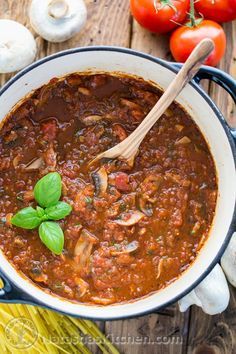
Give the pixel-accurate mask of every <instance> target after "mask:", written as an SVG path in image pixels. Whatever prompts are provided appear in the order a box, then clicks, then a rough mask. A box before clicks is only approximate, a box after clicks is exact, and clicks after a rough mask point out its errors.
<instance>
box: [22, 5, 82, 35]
mask: <svg viewBox="0 0 236 354" xmlns="http://www.w3.org/2000/svg"><path fill="white" fill-rule="evenodd" d="M29 16H30V22H31V25H32V27H33V29H34V30H35V32H37V33H38V34H39V35H40V36H41V37H43V38H44V39H46V40H47V41H49V42H63V41H66V40H67V39H69V38H71V37H72V36H74V35H75V34H76V33H78V32H79V31H80V30H81V28H82V27H83V26H84V24H85V22H86V19H87V9H86V6H85V3H84V1H83V0H43V1H42V0H32V2H31V5H30V10H29Z"/></svg>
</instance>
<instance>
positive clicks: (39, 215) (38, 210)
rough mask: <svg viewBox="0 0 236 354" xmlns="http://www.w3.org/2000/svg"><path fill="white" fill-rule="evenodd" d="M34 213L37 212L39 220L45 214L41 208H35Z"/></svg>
mask: <svg viewBox="0 0 236 354" xmlns="http://www.w3.org/2000/svg"><path fill="white" fill-rule="evenodd" d="M36 211H37V214H38V217H39V218H43V216H44V214H45V211H44V209H43V208H41V207H40V206H36Z"/></svg>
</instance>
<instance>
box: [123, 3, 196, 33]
mask: <svg viewBox="0 0 236 354" xmlns="http://www.w3.org/2000/svg"><path fill="white" fill-rule="evenodd" d="M130 9H131V13H132V15H133V16H134V18H135V19H136V20H137V21H138V23H139V24H140V25H141V26H143V27H144V28H146V29H148V30H149V31H151V32H155V33H167V32H169V31H172V30H173V29H174V28H176V27H177V26H178V24H180V23H183V22H184V20H185V19H186V16H187V12H188V11H189V0H130Z"/></svg>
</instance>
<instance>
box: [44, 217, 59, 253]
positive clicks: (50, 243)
mask: <svg viewBox="0 0 236 354" xmlns="http://www.w3.org/2000/svg"><path fill="white" fill-rule="evenodd" d="M39 236H40V239H41V241H42V242H43V243H44V244H45V246H46V247H47V248H48V249H49V250H50V251H52V252H53V253H55V254H57V255H60V254H61V253H62V250H63V246H64V234H63V231H62V229H61V227H60V226H59V225H58V224H57V223H56V222H53V221H45V222H43V223H42V224H41V225H40V226H39Z"/></svg>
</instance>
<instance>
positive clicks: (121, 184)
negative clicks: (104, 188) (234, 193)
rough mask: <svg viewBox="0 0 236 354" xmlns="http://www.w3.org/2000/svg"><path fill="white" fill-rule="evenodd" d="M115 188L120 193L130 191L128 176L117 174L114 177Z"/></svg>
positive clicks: (121, 173) (122, 173)
mask: <svg viewBox="0 0 236 354" xmlns="http://www.w3.org/2000/svg"><path fill="white" fill-rule="evenodd" d="M115 186H116V188H117V189H119V190H120V191H128V190H130V185H129V176H128V175H127V173H124V172H118V173H117V174H116V176H115Z"/></svg>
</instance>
